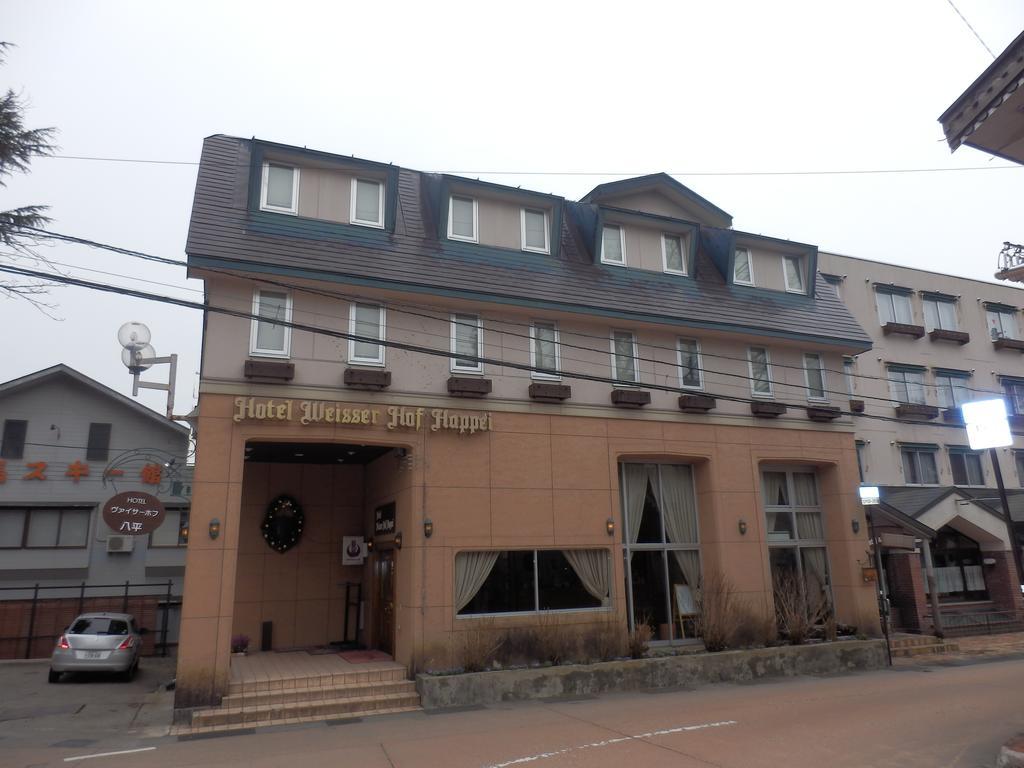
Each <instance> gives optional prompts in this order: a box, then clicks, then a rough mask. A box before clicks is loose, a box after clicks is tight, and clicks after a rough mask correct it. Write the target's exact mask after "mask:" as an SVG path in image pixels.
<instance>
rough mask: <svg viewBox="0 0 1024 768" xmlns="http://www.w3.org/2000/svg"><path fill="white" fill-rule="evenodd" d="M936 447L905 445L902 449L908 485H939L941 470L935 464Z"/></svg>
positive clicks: (904, 471)
mask: <svg viewBox="0 0 1024 768" xmlns="http://www.w3.org/2000/svg"><path fill="white" fill-rule="evenodd" d="M937 452H938V451H937V449H936V448H935V447H932V446H929V447H920V446H910V445H904V446H901V447H900V458H901V459H902V461H903V480H904V482H905V483H907V485H938V484H939V470H938V467H937V465H936V464H935V454H936V453H937Z"/></svg>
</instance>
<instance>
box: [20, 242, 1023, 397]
mask: <svg viewBox="0 0 1024 768" xmlns="http://www.w3.org/2000/svg"><path fill="white" fill-rule="evenodd" d="M26 229H30V230H31V231H32V232H33V233H34V234H36V235H37V236H39V237H53V238H55V239H58V240H60V241H62V242H68V243H76V244H80V245H85V246H88V247H91V248H98V249H102V250H111V251H114V252H115V253H120V254H124V255H128V256H132V257H134V258H139V259H143V260H146V261H154V262H157V263H161V264H165V265H169V266H177V267H185V268H187V267H188V262H186V261H182V260H180V259H169V258H166V257H163V256H155V255H152V254H148V253H144V252H142V251H137V250H132V249H128V248H121V247H118V246H111V245H107V244H105V243H100V242H98V241H95V240H89V239H86V238H81V237H76V236H74V235H67V234H61V233H55V232H50V231H48V230H44V229H38V228H34V227H30V228H26ZM54 263H57V262H54ZM238 263H239V268H240V269H244V268H245V267H246V266H248V262H245V261H239V262H238ZM68 266H70V265H68ZM203 270H204V271H206V272H211V273H214V274H220V275H225V276H227V277H232V278H237V277H238V274H237V272H233V271H230V270H225V269H216V268H214V267H203ZM96 271H98V270H96ZM107 274H110V275H112V276H118V277H123V278H125V279H132V278H130V277H129V276H127V275H117V274H116V273H107ZM257 279H258V280H259V282H260V283H263V284H265V285H273V286H275V287H278V288H285V289H288V290H292V291H295V292H298V293H306V294H309V295H313V296H323V297H325V298H332V299H340V300H342V301H348V302H357V303H358V302H362V303H368V302H367V299H366V297H365V296H356V295H354V294H350V293H344V292H341V291H335V290H328V289H323V288H313V287H310V286H306V285H301V284H298V283H294V282H289V281H286V280H278V279H275V278H273V277H269V276H266V275H262V274H261V275H260V276H259V277H258V278H257ZM147 282H153V281H147ZM186 290H193V289H186ZM196 292H201V291H196ZM372 303H374V304H377V305H379V306H383V307H385V308H386V309H387V310H388V311H389V312H395V313H398V314H404V315H408V316H410V317H419V318H422V319H427V320H435V321H440V322H443V323H446V324H447V323H449V322H451V323H454V324H455V325H464V326H466V327H470V326H472V327H474V328H475V325H473V324H472V323H460V322H459V321H458V320H452V319H451V318H450V317H449V315H448V313H439V312H440V311H439V310H437V309H436V308H434V307H427V306H424V305H422V304H411V303H408V302H395V301H374V302H372ZM431 313H433V314H431ZM480 316H481V318H483V319H488V320H490V321H491V322H492V323H500V324H501V325H502V326H505V327H504V328H503V329H502V330H501V333H503V334H505V335H507V336H512V337H518V338H522V339H525V340H528V341H532V336H531V335H530V331H531V324H530V323H520V322H515V321H513V320H508V319H496V318H486V317H485V316H484V315H480ZM388 325H389V327H391V328H392V329H399V330H411V331H414V332H416V333H426V335H431V336H437V337H438V338H447V334H444V335H441V334H431V333H428V332H425V331H424V330H423V329H422V328H417V329H408V328H404V329H403V328H400V327H399V326H397V325H395V324H394V323H392V322H389V323H388ZM509 327H512V328H522V329H523V332H521V333H517V332H514V331H509V330H508V328H509ZM567 335H571V336H576V337H579V338H583V339H591V340H593V341H596V342H600V343H601V344H602V347H601V348H595V347H588V346H585V345H580V344H572V343H571V342H566V341H562V340H561V339H560V340H559V342H558V345H557V346H558V348H559V350H560V351H561V350H563V349H575V350H579V351H585V352H594V353H597V354H600V355H606V354H608V349H607V347H606V346H604V345H607V343H608V337H607V336H597V335H595V334H588V333H585V332H583V331H571V332H570V333H569V334H567ZM643 346H644V347H646V348H648V349H654V350H661V351H666V352H670V353H672V354H673V355H675V354H676V353H677V351H678V350H677V348H676V347H674V346H673V347H669V346H665V345H660V344H654V343H650V342H645V343H644V345H643ZM699 356H700V360H701V365H700V366H699V368H698V369H699V370H700V372H701V373H702V374H704V373H711V374H716V375H721V376H725V377H728V378H734V379H743V380H745V381H751V380H752V377H751V376H749V375H743V374H737V373H734V372H731V371H722V370H718V369H714V368H708V367H707V366H705V365H703V360H704V358H713V359H718V360H729V361H732V362H739V363H743V364H744V365H747V364H748V362H749V361H748V359H747V358H746V357H737V356H735V355H726V354H722V353H717V352H707V351H705V350H704V349H701V350H700V354H699ZM633 359H634V360H636V361H637V362H649V363H653V364H655V365H664V366H668V367H671V368H673V369H678V368H679V366H678V365H677V364H673V363H666V362H665V361H663V360H658V359H656V358H652V357H645V356H642V355H636V356H634V358H633ZM562 360H567V361H570V362H580V363H584V364H588V363H589V362H590V361H587V360H581V359H579V358H573V357H570V356H567V355H562ZM771 368H772V369H776V368H781V369H787V370H794V371H801V372H802V371H805V370H806V367H805V366H803V365H791V364H787V363H780V362H772V363H771ZM821 370H822V373H823V374H825V373H830V374H833V375H835V376H842V377H843V378H844V379H846V378H847V377H849V378H851V379H858V380H863V381H878V382H883V383H885V384H886V386H888V385H889V384H890V383H891V380H890V379H889V378H887V377H885V376H874V375H871V374H865V373H856V372H852V371H846V370H840V369H835V368H828V367H825V366H824V364H823V365H822V368H821ZM768 381H769V383H771V384H772V386H781V387H788V388H792V389H806V386H805V385H801V384H789V383H787V382H784V381H779V380H777V379H774V378H769V379H768ZM921 386H922V387H924V388H926V389H928V390H929V391H934V392H937V391H938V390H939V389H940V387H939V386H938V385H932V384H922V385H921ZM959 389H963V390H965V391H968V392H974V393H978V394H986V395H998V396H1002V395H1003V394H1004V393H1003V392H1001V391H996V390H991V389H984V388H979V387H969V386H963V387H959ZM688 391H693V390H688ZM823 391H824V392H825V393H826V394H830V395H839V396H841V397H844V398H845V397H851V398H852V397H853V396H854V395H853V394H852V393H850V392H849V391H846V390H836V389H828V388H827V387H826V388H825V389H824V390H823ZM857 399H861V400H871V401H876V402H881V403H885V404H886V405H888V404H891V403H892V402H893V399H892V398H891V397H882V396H878V395H868V394H864V393H857Z"/></svg>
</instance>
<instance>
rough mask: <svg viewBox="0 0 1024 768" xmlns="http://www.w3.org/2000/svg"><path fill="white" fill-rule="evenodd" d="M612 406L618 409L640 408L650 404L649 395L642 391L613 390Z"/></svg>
mask: <svg viewBox="0 0 1024 768" xmlns="http://www.w3.org/2000/svg"><path fill="white" fill-rule="evenodd" d="M612 404H613V405H617V406H619V407H620V408H641V407H643V406H645V405H650V404H651V393H650V392H647V391H646V390H643V389H613V390H612Z"/></svg>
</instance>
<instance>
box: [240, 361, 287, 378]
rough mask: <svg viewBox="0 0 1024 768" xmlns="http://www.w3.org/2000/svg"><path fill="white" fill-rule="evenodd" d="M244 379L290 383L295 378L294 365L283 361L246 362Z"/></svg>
mask: <svg viewBox="0 0 1024 768" xmlns="http://www.w3.org/2000/svg"><path fill="white" fill-rule="evenodd" d="M245 378H247V379H276V380H277V381H291V380H292V379H294V378H295V363H289V362H286V361H284V360H246V361H245Z"/></svg>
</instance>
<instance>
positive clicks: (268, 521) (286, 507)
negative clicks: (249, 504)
mask: <svg viewBox="0 0 1024 768" xmlns="http://www.w3.org/2000/svg"><path fill="white" fill-rule="evenodd" d="M305 520H306V517H305V515H303V514H302V508H301V507H300V506H299V503H298V502H297V501H296V500H295V499H293V498H292V497H291V496H278V497H277V498H276V499H274V500H273V501H272V502H270V506H269V507H267V513H266V514H265V515H264V516H263V525H261V526H260V528H262V529H263V538H264V540H265V541H266V542H267V545H268V546H269V547H270V548H271V549H274V550H276V551H278V552H287V551H288V550H289V549H291V548H292V547H294V546H295V545H296V544H297V543H298V541H299V539H300V538H302V526H303V524H304V523H305Z"/></svg>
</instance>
